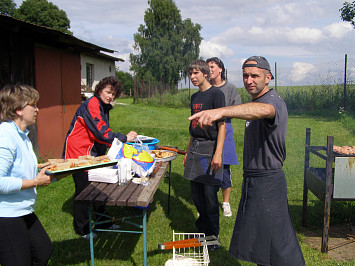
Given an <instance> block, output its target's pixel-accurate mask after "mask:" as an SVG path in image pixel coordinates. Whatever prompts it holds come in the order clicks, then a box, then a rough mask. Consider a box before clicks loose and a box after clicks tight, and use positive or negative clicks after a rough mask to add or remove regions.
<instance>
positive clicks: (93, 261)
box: [89, 206, 95, 266]
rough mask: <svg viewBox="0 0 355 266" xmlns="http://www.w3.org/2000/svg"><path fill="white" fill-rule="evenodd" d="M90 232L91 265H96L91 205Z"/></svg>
mask: <svg viewBox="0 0 355 266" xmlns="http://www.w3.org/2000/svg"><path fill="white" fill-rule="evenodd" d="M89 230H90V231H89V232H90V257H91V266H94V265H95V259H94V238H93V234H92V220H91V208H90V206H89Z"/></svg>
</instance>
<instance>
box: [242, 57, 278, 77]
mask: <svg viewBox="0 0 355 266" xmlns="http://www.w3.org/2000/svg"><path fill="white" fill-rule="evenodd" d="M249 61H255V62H256V64H246V62H249ZM245 67H257V68H262V69H266V70H269V71H270V74H271V79H274V75H273V74H272V73H271V68H270V65H269V62H268V61H267V60H266V59H265V57H262V56H256V55H255V56H251V57H249V58H248V59H247V60H245V61H244V63H243V66H242V69H243V68H245Z"/></svg>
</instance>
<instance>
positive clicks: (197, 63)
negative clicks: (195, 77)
mask: <svg viewBox="0 0 355 266" xmlns="http://www.w3.org/2000/svg"><path fill="white" fill-rule="evenodd" d="M194 69H197V70H200V71H201V72H202V73H203V74H207V77H208V78H209V76H210V67H209V66H208V64H207V63H206V61H204V60H201V59H198V60H194V61H192V62H191V63H190V64H189V66H188V68H187V71H188V72H189V73H191V72H192V70H194Z"/></svg>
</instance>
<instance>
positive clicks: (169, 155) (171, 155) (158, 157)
mask: <svg viewBox="0 0 355 266" xmlns="http://www.w3.org/2000/svg"><path fill="white" fill-rule="evenodd" d="M150 153H151V154H153V155H154V158H155V161H156V162H169V161H172V160H175V159H176V156H177V152H175V151H168V150H151V151H150Z"/></svg>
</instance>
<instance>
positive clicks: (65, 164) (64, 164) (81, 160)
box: [37, 155, 110, 171]
mask: <svg viewBox="0 0 355 266" xmlns="http://www.w3.org/2000/svg"><path fill="white" fill-rule="evenodd" d="M107 162H110V159H109V158H108V156H107V155H103V156H98V157H94V156H79V157H78V158H77V159H48V161H47V162H45V163H40V164H38V165H37V166H38V168H43V167H49V170H50V171H59V170H66V169H70V168H76V167H82V166H89V165H94V164H101V163H107Z"/></svg>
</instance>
